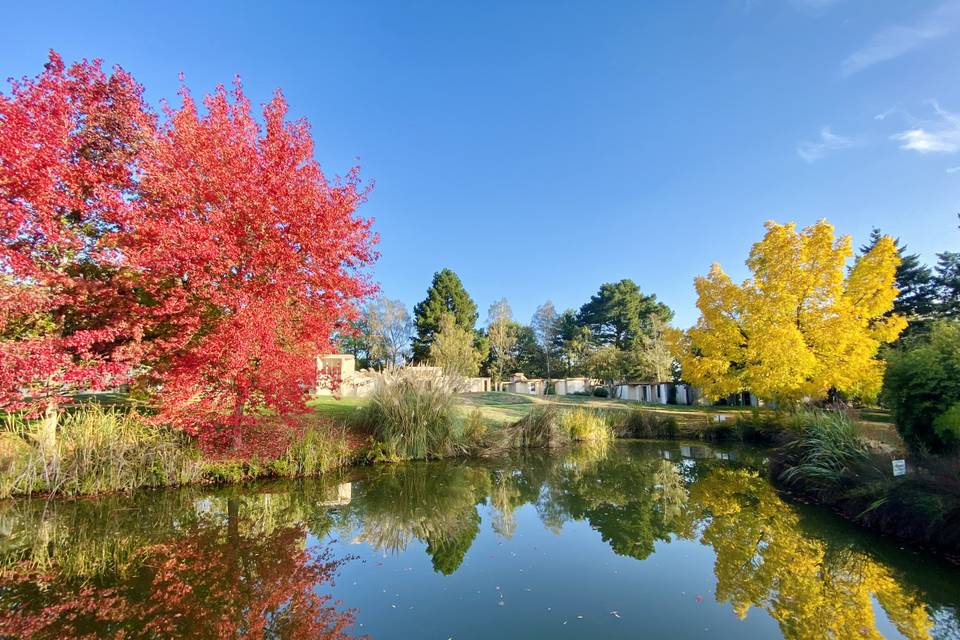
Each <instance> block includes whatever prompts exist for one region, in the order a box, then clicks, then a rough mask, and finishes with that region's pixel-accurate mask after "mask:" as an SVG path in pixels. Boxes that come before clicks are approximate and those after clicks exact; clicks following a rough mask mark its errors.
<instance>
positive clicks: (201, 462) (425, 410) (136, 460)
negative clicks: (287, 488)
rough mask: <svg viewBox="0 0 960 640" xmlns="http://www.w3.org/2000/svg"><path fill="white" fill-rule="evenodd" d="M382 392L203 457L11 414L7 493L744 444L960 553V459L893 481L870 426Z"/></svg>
mask: <svg viewBox="0 0 960 640" xmlns="http://www.w3.org/2000/svg"><path fill="white" fill-rule="evenodd" d="M379 388H380V391H378V392H377V393H375V394H374V395H373V396H372V397H370V398H364V399H356V398H346V399H334V398H330V397H326V398H316V399H314V400H313V401H312V402H311V408H312V410H313V415H312V416H311V417H310V418H309V419H308V420H306V421H305V422H304V424H303V425H302V426H300V427H299V428H288V429H281V430H274V431H270V432H269V434H268V435H269V438H270V440H271V442H272V446H271V447H268V448H265V449H263V450H261V451H260V453H259V455H255V456H231V455H229V454H219V455H211V454H210V453H209V452H208V453H206V454H204V453H202V452H201V451H200V450H199V448H197V446H196V444H195V443H194V442H193V441H192V440H190V439H189V438H187V437H185V436H184V435H183V434H182V433H179V432H176V431H172V430H168V429H164V428H161V427H157V426H155V425H152V424H150V423H149V422H147V421H146V420H145V419H144V418H143V417H142V416H141V415H139V414H138V413H137V412H136V411H133V410H131V409H129V408H124V407H123V406H122V404H115V405H112V406H103V405H99V404H83V405H80V406H79V407H77V408H75V409H73V410H71V411H68V412H66V413H65V414H64V415H63V417H62V419H61V422H60V426H59V432H58V437H57V441H56V446H55V448H54V450H49V451H48V450H44V449H43V447H42V445H41V442H42V441H41V439H39V438H38V437H37V435H38V434H37V425H36V424H34V423H33V422H31V421H29V420H23V419H20V418H17V417H14V416H7V417H6V419H5V420H4V422H3V423H2V425H0V498H6V497H10V496H20V495H36V494H48V495H64V496H69V495H91V494H101V493H111V492H122V491H132V490H134V489H138V488H143V487H166V486H178V485H187V484H198V483H236V482H242V481H245V480H252V479H256V478H264V477H285V478H294V477H304V476H316V475H321V474H324V473H326V472H329V471H332V470H335V469H339V468H342V467H345V466H348V465H353V464H367V463H377V462H393V461H398V460H408V459H431V458H446V457H460V456H477V457H485V456H492V455H499V454H502V453H505V452H507V451H509V450H513V449H522V448H555V447H562V446H568V445H571V444H574V443H581V444H584V445H587V446H589V447H592V448H600V449H601V450H602V449H603V448H604V447H606V446H607V445H608V444H609V443H610V442H611V441H612V440H613V439H615V438H643V439H685V440H707V441H723V440H733V441H745V442H753V443H761V444H765V445H768V446H770V447H772V449H771V467H770V468H771V474H772V477H773V479H774V480H775V481H776V482H777V483H779V485H780V486H781V487H782V488H784V489H785V490H786V491H788V492H789V493H791V494H792V495H794V496H796V497H798V498H800V499H802V500H805V501H808V502H816V503H819V504H824V505H826V506H828V507H831V508H833V509H835V510H836V511H838V512H840V513H841V514H843V515H844V516H846V517H847V518H849V519H851V520H854V521H856V522H858V523H859V524H862V525H864V526H867V527H870V528H873V529H876V530H878V531H880V532H881V533H884V534H886V535H890V536H895V537H897V538H900V539H903V540H907V541H909V542H911V543H914V544H920V545H925V546H930V547H936V548H938V549H941V550H944V551H948V552H951V553H956V552H960V527H957V526H956V525H957V524H960V479H958V478H960V475H958V471H960V463H957V462H956V461H955V460H954V461H950V460H945V459H942V458H928V459H924V460H912V461H911V465H910V467H911V473H909V474H908V475H907V476H904V477H900V478H894V477H893V475H892V472H891V470H890V457H891V454H890V450H889V447H887V448H885V447H886V445H883V444H882V443H880V442H879V441H876V440H874V441H873V443H872V444H868V441H867V440H865V439H864V437H863V434H864V432H865V428H864V424H863V423H862V422H856V421H854V420H852V419H851V418H850V417H849V416H846V415H843V414H838V413H824V412H800V413H795V414H786V413H776V412H773V411H767V410H750V409H742V408H724V407H718V408H714V407H711V408H699V407H672V406H666V407H665V406H662V405H656V406H645V405H640V404H638V403H634V402H619V401H610V400H602V399H594V398H587V397H578V396H568V397H565V398H562V399H557V398H552V399H542V398H530V397H524V396H519V395H515V394H464V395H457V394H455V393H454V391H453V389H451V388H447V387H444V386H437V385H436V384H434V383H432V382H430V381H429V380H426V379H415V378H405V377H401V378H398V379H396V380H392V381H391V382H390V384H384V385H381V386H380V387H379ZM871 417H872V416H871ZM873 424H875V422H874V421H872V420H871V421H869V424H868V426H869V425H873ZM254 435H256V434H254ZM260 435H261V437H262V436H263V434H260Z"/></svg>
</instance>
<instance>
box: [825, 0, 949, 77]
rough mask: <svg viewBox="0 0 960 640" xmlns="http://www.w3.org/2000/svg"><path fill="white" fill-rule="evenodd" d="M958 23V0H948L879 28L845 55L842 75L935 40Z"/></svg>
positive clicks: (850, 73) (900, 54)
mask: <svg viewBox="0 0 960 640" xmlns="http://www.w3.org/2000/svg"><path fill="white" fill-rule="evenodd" d="M958 23H960V2H958V1H957V0H948V1H947V2H944V3H943V4H941V5H939V6H938V7H937V8H936V9H934V10H932V11H929V12H927V13H925V14H924V15H923V16H921V17H920V19H919V20H917V21H916V22H915V23H913V24H896V25H891V26H889V27H887V28H885V29H882V30H880V31H878V32H877V33H875V34H874V35H873V36H872V37H871V38H870V39H869V40H868V41H867V43H866V44H865V45H864V46H863V47H862V48H860V49H859V50H857V51H854V52H853V53H852V54H850V55H849V56H847V58H846V59H845V60H844V61H843V64H842V65H841V69H842V72H843V75H845V76H849V75H853V74H854V73H858V72H860V71H863V70H864V69H866V68H867V67H871V66H873V65H875V64H877V63H879V62H886V61H887V60H893V59H894V58H898V57H900V56H902V55H903V54H905V53H907V52H909V51H912V50H914V49H916V48H918V47H921V46H923V45H925V44H927V43H928V42H932V41H934V40H938V39H940V38H942V37H944V36H945V35H947V34H949V33H950V32H952V31H954V30H955V29H956V27H957V25H958Z"/></svg>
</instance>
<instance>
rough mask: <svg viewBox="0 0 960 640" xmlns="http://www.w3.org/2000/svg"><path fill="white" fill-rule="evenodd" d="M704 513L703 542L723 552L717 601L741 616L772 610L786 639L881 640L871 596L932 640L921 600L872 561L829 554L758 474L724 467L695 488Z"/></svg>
mask: <svg viewBox="0 0 960 640" xmlns="http://www.w3.org/2000/svg"><path fill="white" fill-rule="evenodd" d="M690 499H691V502H692V503H693V504H696V505H697V506H698V507H699V508H702V509H704V510H705V513H706V515H707V516H708V524H707V526H706V527H705V528H704V531H703V535H702V541H703V542H704V543H705V544H709V545H711V546H712V547H713V549H714V551H715V552H716V555H717V560H716V566H715V573H716V577H717V599H718V601H720V602H724V601H729V602H730V603H731V605H732V606H733V608H734V610H735V611H736V613H737V615H739V616H740V617H741V618H743V617H745V616H746V615H747V612H748V611H749V609H750V607H751V606H757V607H761V608H763V609H765V610H766V611H767V612H769V613H770V615H771V616H773V618H774V619H776V620H777V622H778V623H779V624H780V629H781V631H782V633H783V635H784V636H785V637H787V638H804V639H806V638H882V636H881V635H880V633H879V631H877V628H876V621H875V620H874V616H873V606H872V600H871V598H872V597H876V599H877V601H878V602H880V605H881V606H882V607H883V609H884V611H886V613H887V615H888V616H889V618H890V620H891V621H892V622H893V623H894V624H895V625H896V627H897V629H898V630H899V631H900V633H902V634H903V635H905V636H906V637H908V638H911V639H914V638H929V637H930V629H931V627H932V623H931V620H930V618H929V616H928V614H927V612H926V609H925V607H924V605H923V604H922V603H921V602H920V600H919V599H918V598H917V596H916V595H915V594H913V593H910V592H908V591H907V590H905V589H904V588H903V587H902V586H901V585H900V584H898V583H897V582H896V581H895V579H894V578H893V576H892V575H891V574H890V572H889V571H888V570H887V569H886V568H885V567H884V566H882V565H880V564H878V563H877V562H875V561H874V560H873V559H872V558H870V557H868V556H866V555H864V554H862V553H859V552H856V551H853V550H842V551H839V552H832V553H828V548H827V545H826V544H825V543H824V542H823V541H821V540H817V539H814V538H810V537H808V536H806V535H804V533H803V532H802V530H801V529H800V520H799V517H798V516H797V514H796V512H795V511H794V510H793V509H791V508H790V507H789V506H787V505H786V504H784V503H783V501H782V500H781V499H780V498H779V496H778V495H777V493H776V492H775V491H774V490H773V489H772V488H771V487H770V485H769V483H768V482H767V481H766V480H765V479H764V478H761V477H760V476H759V475H758V474H757V473H756V472H751V471H746V470H731V469H717V470H715V471H713V472H712V473H711V474H710V475H709V476H707V477H705V478H703V479H702V480H700V481H699V482H697V483H695V484H694V485H693V487H692V488H691V496H690Z"/></svg>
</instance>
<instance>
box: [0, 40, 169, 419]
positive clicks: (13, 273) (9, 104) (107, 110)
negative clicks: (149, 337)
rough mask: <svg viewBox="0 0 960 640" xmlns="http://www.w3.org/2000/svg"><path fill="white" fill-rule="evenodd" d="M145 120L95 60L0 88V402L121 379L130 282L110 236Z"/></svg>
mask: <svg viewBox="0 0 960 640" xmlns="http://www.w3.org/2000/svg"><path fill="white" fill-rule="evenodd" d="M153 131H154V118H153V117H152V116H151V115H150V114H149V113H148V111H147V110H146V109H145V107H144V104H143V101H142V90H141V88H140V86H139V85H137V84H136V82H134V80H133V78H131V77H130V75H129V74H127V73H125V72H124V71H123V70H121V69H119V68H117V69H114V71H113V73H112V74H110V75H107V74H105V73H104V72H103V70H102V69H101V63H100V61H98V60H95V61H93V62H87V61H85V60H84V61H82V62H79V63H76V64H73V65H71V66H70V67H69V68H67V67H66V66H65V65H64V63H63V61H62V60H61V59H60V57H59V56H58V55H57V54H56V53H53V52H51V54H50V59H49V62H48V63H47V65H46V67H45V69H44V71H43V73H41V74H40V75H39V76H38V77H37V78H35V79H32V80H31V79H23V80H20V81H16V82H13V83H12V90H11V93H10V95H7V96H5V95H0V406H2V407H3V408H4V409H7V410H11V409H13V410H16V409H28V410H30V411H31V412H37V411H38V410H40V409H42V408H44V407H45V408H46V410H47V414H48V418H49V419H50V420H52V421H53V424H54V425H55V423H56V412H57V404H58V402H60V401H62V400H63V399H64V398H66V397H68V396H69V395H71V394H73V393H76V392H77V391H81V390H84V389H87V388H101V387H104V386H109V385H114V384H117V383H119V382H122V381H123V380H124V378H125V377H126V375H127V374H128V373H129V371H130V368H131V366H132V365H133V364H134V363H135V362H136V361H137V359H138V358H139V346H138V344H137V343H138V340H137V337H138V332H137V328H136V324H137V323H136V318H135V317H134V316H132V315H131V314H130V313H129V309H130V305H131V302H132V295H133V291H132V289H131V287H130V284H129V283H128V282H126V281H125V277H124V271H123V262H124V260H123V256H122V254H121V253H120V252H118V251H117V247H116V245H115V240H116V238H117V233H118V231H120V230H121V229H122V227H123V225H124V224H125V222H126V221H128V220H130V219H131V213H132V211H133V210H134V209H135V208H136V205H135V203H134V202H133V200H134V198H135V189H136V182H135V180H134V169H135V164H136V158H137V157H138V154H139V153H140V151H141V150H142V148H143V147H144V145H145V144H146V142H147V141H148V140H149V139H150V138H151V136H152V135H153Z"/></svg>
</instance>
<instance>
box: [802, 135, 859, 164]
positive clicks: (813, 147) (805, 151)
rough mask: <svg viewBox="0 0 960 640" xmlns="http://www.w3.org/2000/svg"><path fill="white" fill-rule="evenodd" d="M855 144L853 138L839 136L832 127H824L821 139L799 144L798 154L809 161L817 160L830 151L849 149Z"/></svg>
mask: <svg viewBox="0 0 960 640" xmlns="http://www.w3.org/2000/svg"><path fill="white" fill-rule="evenodd" d="M854 144H855V142H854V140H853V139H852V138H847V137H846V136H838V135H837V134H835V133H833V132H832V131H831V130H830V127H824V128H823V129H821V130H820V139H819V140H817V141H816V142H808V141H804V142H801V143H800V144H798V145H797V155H798V156H800V157H801V158H803V159H804V160H805V161H807V162H816V161H817V160H819V159H820V158H822V157H824V156H825V155H827V153H828V152H830V151H837V150H839V149H849V148H850V147H852V146H854Z"/></svg>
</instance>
